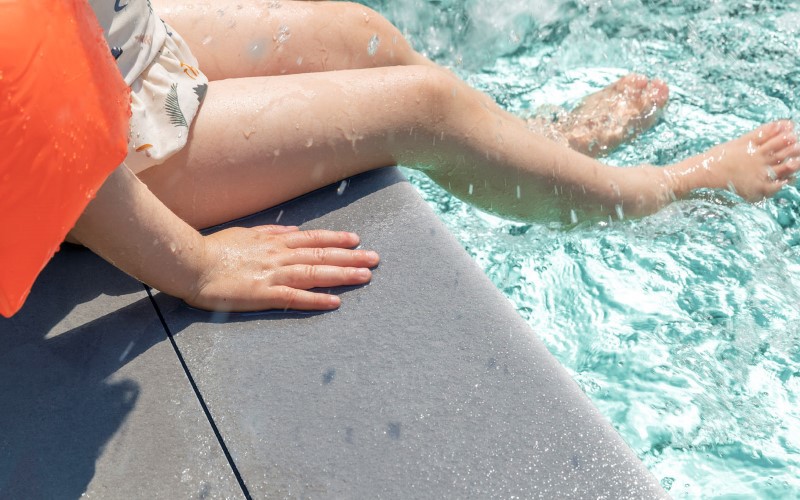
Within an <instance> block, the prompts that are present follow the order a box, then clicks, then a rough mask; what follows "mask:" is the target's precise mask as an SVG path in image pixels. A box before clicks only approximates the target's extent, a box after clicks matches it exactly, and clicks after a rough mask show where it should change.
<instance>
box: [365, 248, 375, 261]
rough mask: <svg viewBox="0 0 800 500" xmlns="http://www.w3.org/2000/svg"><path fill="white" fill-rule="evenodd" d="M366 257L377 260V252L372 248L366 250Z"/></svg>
mask: <svg viewBox="0 0 800 500" xmlns="http://www.w3.org/2000/svg"><path fill="white" fill-rule="evenodd" d="M366 257H367V258H368V259H369V260H378V252H374V251H372V250H368V251H367V253H366Z"/></svg>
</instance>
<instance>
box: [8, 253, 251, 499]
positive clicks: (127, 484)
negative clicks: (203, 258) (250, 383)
mask: <svg viewBox="0 0 800 500" xmlns="http://www.w3.org/2000/svg"><path fill="white" fill-rule="evenodd" d="M0 395H1V396H0V397H1V398H2V403H0V430H2V431H1V432H0V498H3V499H5V498H9V499H26V500H27V499H39V498H42V499H51V498H67V499H69V498H78V497H81V496H84V497H86V498H126V499H128V498H142V499H154V498H169V499H172V498H231V497H233V498H241V497H242V496H243V495H242V492H241V489H240V488H239V486H238V483H237V481H236V478H235V477H234V475H233V473H232V470H231V468H230V466H229V464H228V461H227V460H226V459H225V456H224V454H223V453H222V450H221V448H220V446H219V443H218V442H217V439H216V437H215V435H214V433H213V432H212V429H211V427H210V426H209V422H208V420H207V418H206V417H205V415H204V414H203V412H202V409H201V407H200V405H199V403H198V401H197V398H196V396H195V394H194V392H193V391H192V389H191V387H190V385H189V383H188V380H187V378H186V375H185V373H184V371H183V369H182V368H181V366H180V363H179V362H178V360H177V358H176V355H175V351H174V349H173V348H172V346H171V345H170V343H169V341H168V340H167V336H166V334H165V331H164V328H163V326H162V324H161V322H160V320H159V318H158V315H157V314H156V310H155V308H154V307H153V304H152V301H151V300H150V298H149V297H148V296H147V294H146V293H145V290H144V288H143V287H142V285H141V284H140V283H138V282H136V281H135V280H133V279H131V278H129V277H127V276H125V275H124V274H122V273H120V272H119V271H117V270H116V269H114V268H113V267H111V266H110V265H108V264H106V263H105V262H103V261H102V260H101V259H100V258H98V257H96V256H94V255H93V254H92V253H91V252H89V251H88V250H84V249H76V248H74V247H73V248H66V249H64V250H62V251H61V252H59V253H58V254H57V256H56V257H55V258H54V259H53V261H52V262H51V263H50V264H49V265H48V267H47V268H46V269H45V271H44V272H43V273H42V275H41V276H40V277H39V279H38V280H37V282H36V285H35V287H34V289H33V291H32V293H31V295H30V297H29V298H28V301H27V303H26V304H25V306H24V308H23V309H22V310H21V311H20V312H19V313H18V314H17V315H16V316H14V317H13V318H11V319H10V320H7V319H3V318H0Z"/></svg>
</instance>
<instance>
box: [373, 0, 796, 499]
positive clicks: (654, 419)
mask: <svg viewBox="0 0 800 500" xmlns="http://www.w3.org/2000/svg"><path fill="white" fill-rule="evenodd" d="M367 3H368V4H369V5H371V6H372V7H374V8H376V9H377V10H378V11H380V12H382V13H384V14H388V15H389V17H390V19H392V20H393V21H395V22H396V23H397V24H399V25H400V27H401V29H402V30H403V31H404V33H407V34H408V35H410V37H411V40H412V43H413V44H414V46H415V47H416V48H417V49H419V50H421V51H423V52H425V53H426V54H428V55H430V56H432V57H434V59H435V60H437V61H438V62H440V63H443V64H448V65H454V64H457V63H458V62H459V61H461V63H462V65H461V67H460V68H459V69H458V71H459V72H461V74H462V75H464V76H465V77H466V78H467V80H468V81H469V82H470V83H471V84H472V85H474V86H477V87H478V88H480V89H481V90H483V91H485V92H488V93H489V94H490V95H492V96H493V97H494V98H495V99H496V100H497V101H498V102H501V103H502V104H503V105H504V106H505V107H506V108H508V109H509V110H511V111H513V112H518V113H526V112H529V111H530V110H533V109H536V108H537V107H538V106H540V105H542V104H556V105H566V106H567V107H569V106H571V105H574V104H575V103H576V102H577V101H578V100H579V99H580V97H581V96H583V95H585V94H587V93H589V92H591V91H595V90H599V89H600V88H602V87H603V86H604V85H607V84H608V83H611V82H612V81H614V80H615V79H616V78H618V77H619V76H621V75H623V74H625V73H626V72H629V71H638V72H642V73H646V74H648V75H650V76H656V77H660V78H662V79H664V80H665V81H667V83H668V84H669V85H670V88H671V93H670V95H671V98H670V105H669V107H668V109H667V111H666V113H665V115H664V120H663V121H662V122H661V123H660V124H658V125H657V126H656V127H655V128H654V129H653V130H652V131H650V132H647V133H645V134H644V135H643V136H641V137H640V138H638V139H637V140H636V141H634V142H633V143H632V144H630V145H626V146H623V147H621V148H620V149H619V150H617V151H616V152H614V153H613V154H612V155H611V156H610V157H608V158H606V159H605V160H604V161H606V162H608V163H611V164H614V165H620V166H627V165H636V164H639V163H653V164H660V165H663V164H665V163H667V162H672V161H678V160H680V159H683V158H685V157H687V156H689V155H691V154H694V153H698V152H700V151H702V150H704V149H706V148H708V147H709V146H711V145H713V144H716V143H719V142H723V141H726V140H729V139H731V138H733V137H735V136H737V135H740V134H742V133H744V132H747V131H749V130H751V129H752V128H755V127H756V126H757V125H758V124H760V123H763V122H767V121H771V120H774V119H778V118H786V117H788V118H792V119H795V120H798V119H800V94H798V92H797V88H798V85H800V81H799V80H798V79H797V78H798V77H797V69H798V68H800V47H799V46H798V42H797V33H798V28H797V24H798V23H797V22H795V21H796V20H798V19H800V12H799V11H800V4H797V2H793V1H789V0H759V1H758V2H753V1H752V0H730V1H725V2H703V1H699V0H672V1H670V2H649V1H645V0H603V1H595V0H577V1H571V2H566V1H563V2H562V1H527V0H467V1H465V2H457V1H455V0H453V1H448V0H442V1H437V2H432V1H431V2H427V1H421V0H393V1H392V2H389V1H388V0H386V1H383V2H379V1H373V2H367ZM383 4H385V5H383ZM482 68H487V69H488V70H487V71H483V70H482ZM409 175H410V177H411V180H412V183H413V184H414V185H415V186H417V187H418V188H419V189H420V191H421V193H422V194H423V196H424V197H425V198H426V200H427V201H428V202H429V203H430V204H431V205H432V206H433V207H434V209H435V210H437V213H439V215H440V216H441V217H442V219H443V220H444V222H445V223H446V224H447V225H448V227H449V228H450V229H451V230H452V231H453V233H454V234H455V235H456V237H457V238H458V239H459V240H460V241H461V242H462V244H463V245H464V246H465V247H466V248H468V249H469V251H470V252H471V253H472V255H473V256H474V257H475V259H476V261H477V262H478V263H479V265H481V266H482V267H483V269H484V270H485V271H486V273H487V275H489V276H490V278H491V279H492V280H493V281H494V283H495V284H496V285H497V286H498V288H499V289H500V290H501V291H503V293H505V294H506V295H507V296H508V297H509V298H510V299H511V300H512V301H513V302H514V303H515V304H516V307H517V309H518V310H519V312H520V314H521V315H522V316H523V317H524V318H526V320H527V321H528V322H529V323H530V324H531V326H532V327H533V329H534V331H536V332H537V334H538V335H539V336H540V337H541V338H542V339H543V340H544V342H545V343H546V344H547V346H548V348H549V349H550V350H551V352H553V354H554V355H555V356H556V357H557V358H558V359H559V360H560V361H561V362H562V364H564V366H565V367H567V369H568V370H570V371H571V372H572V374H573V376H574V377H575V379H576V381H577V382H578V383H579V384H580V385H581V387H582V388H583V389H584V391H585V392H586V393H587V394H588V395H589V397H590V398H591V399H592V400H593V401H594V403H595V404H596V405H597V406H598V408H599V409H600V411H601V412H602V413H603V414H604V415H606V417H607V418H608V419H609V420H610V421H612V422H613V424H614V426H615V427H616V428H617V429H618V430H619V432H620V433H621V435H622V437H623V438H624V439H625V440H626V441H627V442H628V443H629V444H630V445H631V447H632V448H633V450H634V451H635V452H636V453H637V454H638V455H639V456H640V457H641V458H642V460H643V461H644V463H645V465H647V467H648V468H649V469H650V470H651V471H652V472H653V474H654V475H655V476H656V477H657V478H658V480H659V481H660V482H661V484H662V485H663V486H664V487H665V489H667V490H668V491H669V494H670V495H672V496H673V497H675V498H712V497H720V496H725V495H730V496H733V497H737V498H764V499H772V498H800V474H798V471H800V438H799V437H798V436H800V405H798V401H800V307H798V305H797V304H800V191H798V189H797V186H796V185H795V186H791V187H789V188H786V189H784V190H783V191H782V192H781V193H779V194H778V195H777V196H776V197H775V198H773V199H771V200H768V201H766V202H764V203H760V204H755V205H751V204H746V203H742V202H741V200H739V199H738V198H737V197H736V196H735V195H734V194H731V193H724V192H705V193H700V195H699V196H698V197H695V198H693V199H689V200H681V201H676V202H675V203H673V204H672V205H670V206H669V207H667V208H665V209H664V210H662V211H660V212H659V213H656V214H654V215H652V216H649V217H646V218H644V219H635V218H630V217H626V218H625V220H613V221H612V222H610V223H608V222H601V223H597V222H591V221H584V220H582V217H580V216H579V214H575V213H572V214H571V222H572V225H571V226H570V227H569V228H568V229H563V228H562V227H561V226H560V225H559V224H556V223H539V224H530V225H525V226H520V224H519V223H518V222H511V221H506V220H504V219H502V218H498V217H495V216H488V215H485V214H482V213H480V212H478V211H477V210H475V209H473V208H471V207H469V206H468V205H466V204H464V203H461V202H460V201H458V200H457V199H454V198H451V197H450V196H449V195H447V194H446V193H445V192H444V191H443V190H441V189H440V188H439V187H437V186H435V185H434V184H433V183H432V182H431V181H430V180H429V179H428V178H427V177H425V176H424V175H422V174H418V173H416V172H410V171H409ZM510 189H511V190H512V191H511V192H510V196H512V197H513V196H514V192H513V190H514V186H513V185H512V186H511V188H510ZM620 215H624V214H620ZM487 236H489V237H487Z"/></svg>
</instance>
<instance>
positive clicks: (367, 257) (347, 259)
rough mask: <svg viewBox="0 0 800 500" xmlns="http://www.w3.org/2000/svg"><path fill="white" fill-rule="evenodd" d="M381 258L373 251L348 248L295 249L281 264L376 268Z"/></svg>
mask: <svg viewBox="0 0 800 500" xmlns="http://www.w3.org/2000/svg"><path fill="white" fill-rule="evenodd" d="M379 261H380V257H379V256H378V254H377V253H376V252H373V251H371V250H350V249H346V248H295V249H292V250H291V251H290V252H288V253H287V255H286V256H285V257H283V258H282V259H281V260H280V262H281V263H282V264H283V265H287V266H288V265H292V264H309V265H314V266H318V265H327V266H339V267H375V266H377V265H378V262H379Z"/></svg>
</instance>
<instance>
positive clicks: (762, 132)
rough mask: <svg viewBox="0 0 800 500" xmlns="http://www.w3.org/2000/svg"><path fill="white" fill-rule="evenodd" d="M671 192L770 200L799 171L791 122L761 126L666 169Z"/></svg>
mask: <svg viewBox="0 0 800 500" xmlns="http://www.w3.org/2000/svg"><path fill="white" fill-rule="evenodd" d="M666 170H667V173H668V176H669V177H670V179H671V181H672V182H671V184H672V187H673V191H674V192H675V194H676V195H678V196H682V195H687V194H689V192H691V191H692V190H694V189H698V188H704V187H705V188H716V189H730V190H732V191H734V192H735V193H737V194H738V195H739V196H741V197H742V198H744V199H746V200H748V201H759V200H762V199H764V198H766V197H769V196H772V195H773V194H775V193H776V192H778V191H779V190H780V189H781V188H782V187H783V186H785V185H786V184H787V183H788V182H789V180H790V178H792V177H793V176H794V175H795V174H797V172H798V170H800V144H798V143H797V135H796V134H795V132H794V124H793V123H792V122H791V121H788V120H784V121H777V122H773V123H768V124H767V125H763V126H761V127H759V128H757V129H756V130H754V131H752V132H750V133H747V134H745V135H743V136H741V137H739V138H738V139H734V140H732V141H730V142H726V143H725V144H720V145H719V146H715V147H713V148H711V149H710V150H708V151H707V152H705V153H703V154H700V155H697V156H693V157H691V158H688V159H686V160H684V161H682V162H680V163H676V164H675V165H672V166H670V167H667V169H666Z"/></svg>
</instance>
